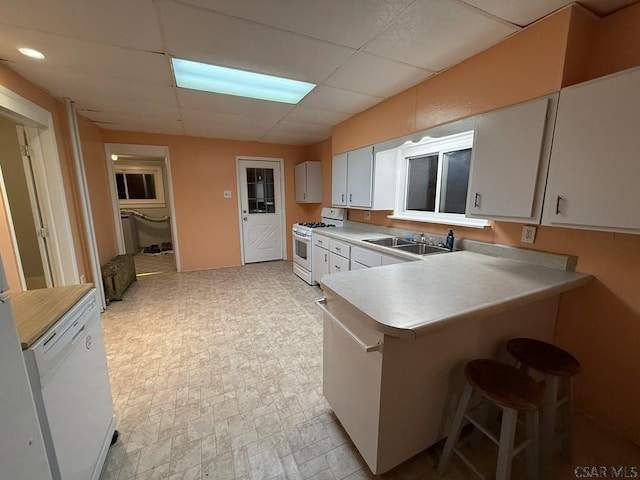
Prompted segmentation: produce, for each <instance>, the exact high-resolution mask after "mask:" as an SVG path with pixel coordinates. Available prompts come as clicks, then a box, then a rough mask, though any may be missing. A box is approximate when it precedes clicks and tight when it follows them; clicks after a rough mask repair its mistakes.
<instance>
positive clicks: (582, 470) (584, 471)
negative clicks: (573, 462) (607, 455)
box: [573, 465, 640, 478]
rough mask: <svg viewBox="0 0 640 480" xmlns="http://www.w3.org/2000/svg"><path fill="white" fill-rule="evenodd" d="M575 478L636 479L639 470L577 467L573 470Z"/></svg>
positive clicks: (604, 466)
mask: <svg viewBox="0 0 640 480" xmlns="http://www.w3.org/2000/svg"><path fill="white" fill-rule="evenodd" d="M573 475H574V476H575V478H638V477H639V476H640V469H639V468H638V467H637V466H626V465H622V466H617V467H616V466H606V465H597V466H596V465H592V466H577V467H576V468H574V469H573Z"/></svg>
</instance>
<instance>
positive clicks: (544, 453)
mask: <svg viewBox="0 0 640 480" xmlns="http://www.w3.org/2000/svg"><path fill="white" fill-rule="evenodd" d="M559 379H560V377H556V376H554V375H547V376H546V378H545V382H544V413H543V415H542V432H541V434H540V475H541V476H542V477H543V478H544V476H545V475H546V473H547V468H548V467H549V463H551V457H552V456H553V450H554V448H553V447H554V435H553V434H554V429H555V425H556V413H557V408H556V405H557V403H558V381H559Z"/></svg>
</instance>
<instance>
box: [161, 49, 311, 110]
mask: <svg viewBox="0 0 640 480" xmlns="http://www.w3.org/2000/svg"><path fill="white" fill-rule="evenodd" d="M171 62H172V63H173V72H174V74H175V76H176V84H177V85H178V86H179V87H182V88H190V89H192V90H202V91H204V92H214V93H222V94H224V95H235V96H238V97H248V98H257V99H259V100H269V101H271V102H281V103H291V104H296V103H298V102H300V100H302V99H303V98H304V97H305V96H306V95H307V94H308V93H309V92H310V91H311V90H313V89H314V88H315V84H313V83H307V82H300V81H298V80H290V79H288V78H280V77H273V76H271V75H263V74H261V73H253V72H245V71H243V70H236V69H234V68H227V67H219V66H216V65H208V64H206V63H199V62H192V61H189V60H182V59H180V58H172V59H171Z"/></svg>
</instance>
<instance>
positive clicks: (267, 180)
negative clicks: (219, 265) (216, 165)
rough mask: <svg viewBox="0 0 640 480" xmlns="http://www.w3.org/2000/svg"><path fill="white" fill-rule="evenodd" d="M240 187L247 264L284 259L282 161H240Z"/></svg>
mask: <svg viewBox="0 0 640 480" xmlns="http://www.w3.org/2000/svg"><path fill="white" fill-rule="evenodd" d="M238 184H239V186H240V214H241V215H240V218H241V221H240V224H241V229H242V251H243V255H244V263H254V262H266V261H269V260H281V259H282V258H284V255H283V248H282V245H283V243H282V242H283V239H282V223H283V210H282V195H281V191H280V187H281V185H280V162H277V161H267V160H246V159H239V160H238Z"/></svg>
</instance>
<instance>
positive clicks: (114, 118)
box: [77, 109, 181, 124]
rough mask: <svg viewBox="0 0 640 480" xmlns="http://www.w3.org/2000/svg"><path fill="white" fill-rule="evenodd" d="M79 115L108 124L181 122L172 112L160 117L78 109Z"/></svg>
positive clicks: (139, 113)
mask: <svg viewBox="0 0 640 480" xmlns="http://www.w3.org/2000/svg"><path fill="white" fill-rule="evenodd" d="M77 111H78V113H79V114H80V115H82V116H84V117H87V118H88V119H90V120H93V121H96V122H106V123H129V124H147V123H157V124H161V123H165V122H166V123H174V122H180V121H181V120H180V116H179V115H174V114H172V112H164V114H162V115H159V114H156V115H147V114H146V113H141V112H137V113H124V112H95V111H91V110H81V109H77Z"/></svg>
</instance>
